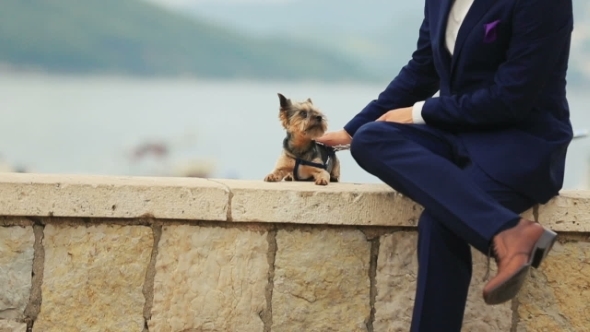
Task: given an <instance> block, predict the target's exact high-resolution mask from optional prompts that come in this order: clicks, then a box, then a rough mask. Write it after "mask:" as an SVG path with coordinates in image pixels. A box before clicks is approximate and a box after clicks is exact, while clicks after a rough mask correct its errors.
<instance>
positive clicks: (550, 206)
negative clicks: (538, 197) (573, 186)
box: [539, 190, 590, 232]
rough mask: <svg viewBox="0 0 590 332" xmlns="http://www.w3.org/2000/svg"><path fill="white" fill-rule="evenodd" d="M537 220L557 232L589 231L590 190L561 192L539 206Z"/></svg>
mask: <svg viewBox="0 0 590 332" xmlns="http://www.w3.org/2000/svg"><path fill="white" fill-rule="evenodd" d="M539 222H540V223H541V224H543V225H544V226H547V227H549V228H551V229H553V230H554V231H559V232H590V191H585V190H584V191H582V190H567V191H563V192H561V193H560V194H559V196H557V197H555V198H553V199H552V200H551V201H549V202H547V204H545V205H541V206H539Z"/></svg>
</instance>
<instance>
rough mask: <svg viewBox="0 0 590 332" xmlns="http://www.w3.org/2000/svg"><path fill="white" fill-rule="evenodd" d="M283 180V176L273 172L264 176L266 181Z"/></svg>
mask: <svg viewBox="0 0 590 332" xmlns="http://www.w3.org/2000/svg"><path fill="white" fill-rule="evenodd" d="M281 180H282V179H281V177H280V176H278V175H276V174H272V173H271V174H269V175H267V176H266V177H265V178H264V181H266V182H279V181H281Z"/></svg>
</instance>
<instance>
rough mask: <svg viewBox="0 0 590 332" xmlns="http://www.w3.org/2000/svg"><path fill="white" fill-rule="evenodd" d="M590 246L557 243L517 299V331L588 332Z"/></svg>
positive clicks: (589, 317)
mask: <svg viewBox="0 0 590 332" xmlns="http://www.w3.org/2000/svg"><path fill="white" fill-rule="evenodd" d="M588 299H590V243H587V242H566V243H559V242H558V243H556V244H555V245H554V247H553V250H552V251H551V253H550V254H549V256H548V257H547V259H546V260H545V261H544V262H543V264H542V265H541V266H540V268H539V270H532V273H531V276H530V278H529V280H528V282H527V284H525V286H524V289H523V291H522V292H521V294H519V296H518V303H519V304H518V328H517V331H518V332H533V331H534V332H553V331H588V329H589V328H590V301H589V300H588Z"/></svg>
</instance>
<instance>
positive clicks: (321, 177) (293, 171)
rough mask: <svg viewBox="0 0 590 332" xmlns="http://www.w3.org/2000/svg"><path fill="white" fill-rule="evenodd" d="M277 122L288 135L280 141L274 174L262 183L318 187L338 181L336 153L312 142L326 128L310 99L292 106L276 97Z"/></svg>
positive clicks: (280, 97)
mask: <svg viewBox="0 0 590 332" xmlns="http://www.w3.org/2000/svg"><path fill="white" fill-rule="evenodd" d="M278 96H279V102H280V108H279V120H280V121H281V124H282V125H283V128H285V130H286V131H287V136H286V137H285V139H283V151H282V153H281V155H280V156H279V159H278V160H277V162H276V164H275V167H274V169H273V171H272V172H271V173H270V174H268V175H267V176H266V177H265V178H264V181H267V182H279V181H282V180H283V179H284V180H285V181H311V180H314V181H315V184H317V185H323V186H325V185H327V184H328V182H338V181H339V180H340V161H339V160H338V158H336V153H335V150H334V149H333V148H331V147H329V146H326V145H323V144H321V143H317V142H315V141H314V139H316V138H318V137H320V136H322V135H323V134H324V133H325V132H326V130H327V128H328V125H327V120H326V117H325V116H324V114H323V113H322V112H321V111H320V110H319V109H318V108H317V107H315V105H314V104H313V102H312V101H311V99H310V98H308V99H307V100H305V101H302V102H292V101H291V100H290V99H287V98H286V97H285V96H283V95H282V94H280V93H278Z"/></svg>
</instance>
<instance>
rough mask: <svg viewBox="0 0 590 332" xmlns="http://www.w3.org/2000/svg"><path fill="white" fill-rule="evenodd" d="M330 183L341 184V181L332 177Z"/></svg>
mask: <svg viewBox="0 0 590 332" xmlns="http://www.w3.org/2000/svg"><path fill="white" fill-rule="evenodd" d="M330 182H340V179H339V178H334V177H331V178H330Z"/></svg>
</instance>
